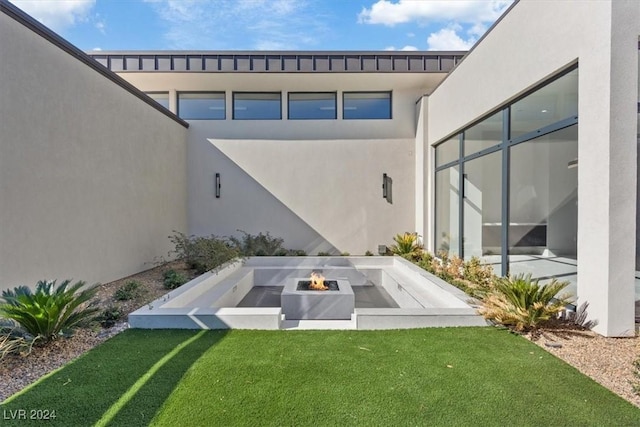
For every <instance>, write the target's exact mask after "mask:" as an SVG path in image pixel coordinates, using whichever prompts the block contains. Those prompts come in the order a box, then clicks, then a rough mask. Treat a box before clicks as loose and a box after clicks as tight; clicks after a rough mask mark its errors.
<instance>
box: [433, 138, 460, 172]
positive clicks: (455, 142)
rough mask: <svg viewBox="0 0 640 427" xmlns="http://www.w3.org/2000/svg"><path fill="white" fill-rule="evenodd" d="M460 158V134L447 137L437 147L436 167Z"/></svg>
mask: <svg viewBox="0 0 640 427" xmlns="http://www.w3.org/2000/svg"><path fill="white" fill-rule="evenodd" d="M459 158H460V135H455V136H454V137H453V138H449V139H447V140H446V141H445V142H443V143H441V144H438V146H437V147H436V167H437V166H442V165H446V164H447V163H450V162H453V161H454V160H458V159H459Z"/></svg>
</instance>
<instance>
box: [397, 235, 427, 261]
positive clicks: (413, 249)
mask: <svg viewBox="0 0 640 427" xmlns="http://www.w3.org/2000/svg"><path fill="white" fill-rule="evenodd" d="M393 241H394V242H396V244H395V245H393V246H391V252H393V253H394V254H396V255H400V256H405V257H407V256H408V257H413V256H416V255H419V254H420V253H421V252H422V245H421V244H420V242H419V240H418V233H415V232H414V233H406V232H405V233H404V234H396V235H395V237H394V238H393Z"/></svg>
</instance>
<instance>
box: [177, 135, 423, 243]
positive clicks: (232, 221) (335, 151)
mask: <svg viewBox="0 0 640 427" xmlns="http://www.w3.org/2000/svg"><path fill="white" fill-rule="evenodd" d="M212 127H215V124H211V122H208V123H207V122H202V123H195V122H194V123H193V124H192V126H191V134H190V141H189V219H190V228H191V232H192V233H195V234H219V235H229V234H237V230H238V229H242V230H244V231H246V232H249V233H253V234H256V233H258V232H261V231H262V232H266V231H269V232H270V233H271V234H273V235H275V236H279V237H283V238H284V239H285V245H286V246H287V247H289V248H293V249H303V250H305V251H307V252H308V253H317V252H318V251H327V250H334V251H335V250H337V251H340V252H343V251H347V252H350V253H352V254H363V253H364V252H365V251H366V250H370V251H372V252H375V251H376V250H377V245H378V244H390V243H391V238H392V237H393V235H394V234H396V233H399V232H403V231H408V230H413V228H414V179H415V174H414V162H415V160H414V139H384V140H382V139H378V140H345V139H340V140H271V139H269V140H266V139H261V140H254V139H233V140H232V139H218V138H211V137H209V136H208V135H211V134H212V130H211V128H212ZM215 173H220V174H221V187H222V188H221V194H220V198H216V197H215V187H214V177H215ZM383 173H387V174H388V175H389V176H390V177H391V178H392V179H393V204H390V203H387V201H386V200H385V199H383V198H382V174H383Z"/></svg>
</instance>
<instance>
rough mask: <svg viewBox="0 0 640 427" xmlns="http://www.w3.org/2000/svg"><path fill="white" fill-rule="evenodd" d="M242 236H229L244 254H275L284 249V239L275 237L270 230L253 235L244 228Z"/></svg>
mask: <svg viewBox="0 0 640 427" xmlns="http://www.w3.org/2000/svg"><path fill="white" fill-rule="evenodd" d="M238 231H239V232H241V233H242V237H241V238H240V239H239V238H237V237H233V236H232V237H229V241H230V242H231V243H232V244H233V245H235V247H236V249H237V250H238V251H239V252H240V253H241V254H242V255H244V256H273V255H275V254H276V253H278V251H279V250H281V249H283V247H282V244H283V243H284V239H282V238H280V237H273V236H272V235H271V234H269V232H268V231H267V232H266V233H262V232H260V233H258V234H257V235H252V234H249V233H247V232H246V231H243V230H238Z"/></svg>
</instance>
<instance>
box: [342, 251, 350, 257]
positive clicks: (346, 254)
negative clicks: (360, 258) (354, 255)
mask: <svg viewBox="0 0 640 427" xmlns="http://www.w3.org/2000/svg"><path fill="white" fill-rule="evenodd" d="M340 256H351V254H350V253H349V252H347V251H344V252H342V253H340Z"/></svg>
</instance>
